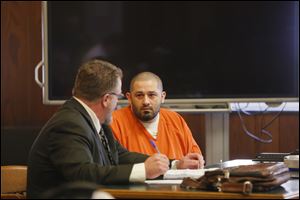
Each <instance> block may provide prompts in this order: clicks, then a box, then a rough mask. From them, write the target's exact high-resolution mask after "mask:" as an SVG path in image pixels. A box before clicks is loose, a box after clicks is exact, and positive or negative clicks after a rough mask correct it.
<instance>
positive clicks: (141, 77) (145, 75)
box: [130, 72, 163, 92]
mask: <svg viewBox="0 0 300 200" xmlns="http://www.w3.org/2000/svg"><path fill="white" fill-rule="evenodd" d="M148 80H155V81H156V82H157V87H158V89H160V90H161V91H163V84H162V81H161V79H160V78H159V77H158V76H157V75H156V74H154V73H152V72H141V73H139V74H137V75H135V76H134V77H133V78H132V79H131V82H130V91H131V92H132V90H133V85H134V83H135V82H136V81H148Z"/></svg>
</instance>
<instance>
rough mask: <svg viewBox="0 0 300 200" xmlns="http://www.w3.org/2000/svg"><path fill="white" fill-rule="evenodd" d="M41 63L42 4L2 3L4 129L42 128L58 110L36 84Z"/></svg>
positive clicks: (2, 114)
mask: <svg viewBox="0 0 300 200" xmlns="http://www.w3.org/2000/svg"><path fill="white" fill-rule="evenodd" d="M41 59H42V35H41V2H39V1H36V2H32V1H28V2H26V1H17V2H16V1H1V126H5V127H24V126H27V127H28V126H29V127H30V126H42V125H43V124H44V123H45V122H46V121H47V120H48V118H49V117H50V116H51V115H52V114H53V113H54V111H55V110H56V109H57V106H45V105H43V104H42V89H41V88H40V87H39V86H38V85H37V84H36V83H35V81H34V68H35V66H36V65H37V63H38V62H39V61H40V60H41Z"/></svg>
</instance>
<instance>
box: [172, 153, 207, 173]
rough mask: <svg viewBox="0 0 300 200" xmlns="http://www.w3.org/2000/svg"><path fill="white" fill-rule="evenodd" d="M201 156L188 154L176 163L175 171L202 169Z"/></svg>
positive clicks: (202, 160) (202, 161)
mask: <svg viewBox="0 0 300 200" xmlns="http://www.w3.org/2000/svg"><path fill="white" fill-rule="evenodd" d="M204 163H205V161H204V159H203V156H202V155H201V154H199V153H188V154H187V155H186V156H184V157H183V158H182V159H181V160H179V161H178V162H177V165H176V167H177V169H199V168H203V167H204Z"/></svg>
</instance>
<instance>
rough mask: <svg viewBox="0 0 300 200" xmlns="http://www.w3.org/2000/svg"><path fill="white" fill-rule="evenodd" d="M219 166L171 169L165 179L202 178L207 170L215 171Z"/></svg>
mask: <svg viewBox="0 0 300 200" xmlns="http://www.w3.org/2000/svg"><path fill="white" fill-rule="evenodd" d="M216 169H218V168H210V169H171V170H168V171H167V172H166V173H165V174H164V179H183V178H186V177H191V178H195V179H197V178H200V177H201V176H203V175H204V173H205V172H206V171H213V170H216Z"/></svg>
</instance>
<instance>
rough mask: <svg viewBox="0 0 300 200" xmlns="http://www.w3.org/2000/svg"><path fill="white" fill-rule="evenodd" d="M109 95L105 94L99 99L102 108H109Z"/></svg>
mask: <svg viewBox="0 0 300 200" xmlns="http://www.w3.org/2000/svg"><path fill="white" fill-rule="evenodd" d="M109 101H110V100H109V94H105V95H104V96H103V97H102V98H101V103H102V105H103V107H105V108H106V107H108V106H109Z"/></svg>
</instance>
